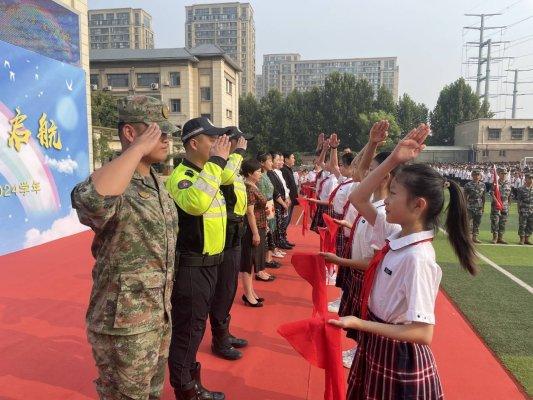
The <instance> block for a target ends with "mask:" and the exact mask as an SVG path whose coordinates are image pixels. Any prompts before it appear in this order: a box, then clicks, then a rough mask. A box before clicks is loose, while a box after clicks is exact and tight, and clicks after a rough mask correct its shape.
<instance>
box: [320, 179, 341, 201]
mask: <svg viewBox="0 0 533 400" xmlns="http://www.w3.org/2000/svg"><path fill="white" fill-rule="evenodd" d="M324 180H325V182H324V181H322V182H324V185H323V186H322V192H320V196H319V197H320V198H319V200H322V201H328V200H329V195H330V194H331V192H333V189H335V188H336V187H337V178H336V177H335V175H333V174H329V175H328V176H327V177H326V178H324ZM322 182H321V184H322ZM317 190H318V187H317Z"/></svg>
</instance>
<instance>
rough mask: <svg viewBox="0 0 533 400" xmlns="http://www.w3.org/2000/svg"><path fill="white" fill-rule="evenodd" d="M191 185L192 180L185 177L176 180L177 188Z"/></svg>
mask: <svg viewBox="0 0 533 400" xmlns="http://www.w3.org/2000/svg"><path fill="white" fill-rule="evenodd" d="M191 185H192V182H191V181H189V180H187V179H182V180H181V181H179V182H178V189H187V188H188V187H190V186H191Z"/></svg>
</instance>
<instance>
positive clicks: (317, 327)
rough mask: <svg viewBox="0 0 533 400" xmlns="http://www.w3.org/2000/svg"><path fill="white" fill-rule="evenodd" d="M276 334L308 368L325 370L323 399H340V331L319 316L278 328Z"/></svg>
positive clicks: (342, 390)
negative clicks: (294, 351) (299, 356)
mask: <svg viewBox="0 0 533 400" xmlns="http://www.w3.org/2000/svg"><path fill="white" fill-rule="evenodd" d="M278 333H279V334H280V335H281V336H283V337H284V338H285V339H286V340H287V341H288V342H289V343H290V344H291V346H292V347H293V348H294V349H295V350H296V351H297V352H298V353H300V355H301V356H302V357H303V358H305V359H306V360H307V361H309V362H310V363H311V364H312V365H314V366H316V367H318V368H322V369H324V370H325V375H326V382H325V384H326V385H325V388H324V400H344V399H345V398H346V397H345V396H346V383H345V379H344V371H343V367H342V355H341V351H342V347H341V330H340V329H338V328H335V327H334V326H332V325H329V324H328V323H327V321H326V319H325V318H324V317H323V316H321V317H315V318H309V319H304V320H301V321H296V322H291V323H288V324H284V325H281V326H280V327H279V328H278Z"/></svg>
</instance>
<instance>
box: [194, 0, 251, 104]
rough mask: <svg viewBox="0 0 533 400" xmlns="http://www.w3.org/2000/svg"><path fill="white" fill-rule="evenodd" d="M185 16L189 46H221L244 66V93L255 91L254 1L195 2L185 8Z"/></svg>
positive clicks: (242, 78) (241, 83)
mask: <svg viewBox="0 0 533 400" xmlns="http://www.w3.org/2000/svg"><path fill="white" fill-rule="evenodd" d="M185 15H186V20H185V45H186V46H187V47H189V48H194V47H196V46H199V45H208V44H216V45H218V46H220V48H222V49H223V50H224V51H225V52H226V53H227V54H228V55H229V56H230V57H231V58H232V59H233V60H234V61H235V62H236V63H237V64H238V65H239V66H240V68H241V69H242V74H241V82H240V89H239V90H240V93H241V94H246V93H252V94H255V23H254V9H253V8H252V6H251V4H249V3H239V2H232V3H211V4H195V5H190V6H186V7H185Z"/></svg>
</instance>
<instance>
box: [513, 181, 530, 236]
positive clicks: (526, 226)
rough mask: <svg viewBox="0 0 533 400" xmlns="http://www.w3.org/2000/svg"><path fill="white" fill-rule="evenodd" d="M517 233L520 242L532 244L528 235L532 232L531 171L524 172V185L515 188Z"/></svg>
mask: <svg viewBox="0 0 533 400" xmlns="http://www.w3.org/2000/svg"><path fill="white" fill-rule="evenodd" d="M516 200H517V203H518V235H519V236H520V244H533V242H530V241H529V236H531V233H533V173H531V172H530V173H527V174H526V182H525V184H524V186H522V187H520V188H518V189H517V193H516Z"/></svg>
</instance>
